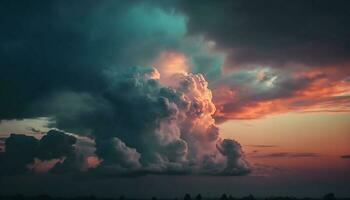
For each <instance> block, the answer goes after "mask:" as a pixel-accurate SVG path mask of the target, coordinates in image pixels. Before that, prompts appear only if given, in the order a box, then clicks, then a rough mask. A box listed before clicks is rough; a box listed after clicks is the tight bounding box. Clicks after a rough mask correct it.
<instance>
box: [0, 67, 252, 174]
mask: <svg viewBox="0 0 350 200" xmlns="http://www.w3.org/2000/svg"><path fill="white" fill-rule="evenodd" d="M105 76H106V77H105V78H106V80H108V81H109V83H110V84H109V85H108V87H106V89H105V90H102V91H101V92H100V93H99V94H95V95H93V96H92V95H90V94H86V93H76V92H69V93H58V94H57V95H55V96H53V97H52V100H51V101H50V102H49V103H48V104H47V105H46V106H49V107H50V108H53V109H54V110H55V111H56V113H55V117H54V118H53V119H52V121H51V124H50V125H51V126H54V127H57V128H60V129H64V130H66V131H68V132H71V131H76V133H77V134H79V135H82V136H84V135H86V136H88V137H89V138H92V139H91V140H94V141H93V146H94V147H93V148H94V150H93V151H92V150H91V148H88V149H90V150H88V151H89V153H85V154H81V153H79V149H80V150H81V149H83V148H84V146H88V145H86V144H84V143H83V142H80V143H77V139H76V137H73V136H70V135H67V134H64V133H61V132H58V131H54V130H51V131H49V132H48V133H47V134H46V135H44V136H43V137H42V138H41V139H40V140H37V139H35V138H33V137H28V136H21V137H24V138H26V139H27V140H30V141H31V142H30V144H32V143H33V144H32V145H31V146H29V147H28V148H33V149H34V150H33V151H27V152H28V153H30V152H33V153H32V154H30V155H29V156H28V158H29V159H27V160H26V161H25V163H24V164H23V165H22V166H23V167H25V166H26V165H28V164H31V166H32V165H33V163H34V165H35V163H36V164H37V165H38V168H40V166H42V165H43V164H42V163H40V162H38V161H36V160H35V158H36V159H39V160H43V161H47V160H52V159H58V158H64V159H62V162H58V163H57V164H56V165H54V166H53V167H52V168H51V169H50V171H51V172H55V173H65V172H72V171H84V170H88V169H89V167H90V166H88V167H85V168H84V167H82V166H87V165H88V163H87V162H88V157H89V156H90V158H92V157H95V161H96V162H95V166H94V168H95V169H93V170H91V171H94V172H96V173H99V174H106V173H108V174H116V175H125V174H147V173H154V174H169V173H181V174H189V173H191V174H192V173H193V174H210V175H243V174H246V173H248V172H249V165H248V164H247V162H246V161H245V159H244V155H243V152H242V149H241V146H240V145H239V144H238V143H237V142H236V141H234V140H227V139H222V138H221V137H220V133H219V128H218V127H217V126H216V125H215V120H214V119H213V114H214V113H215V105H214V104H213V103H212V94H211V91H210V90H209V89H208V82H207V81H206V80H205V79H204V77H203V76H202V75H201V74H191V73H180V74H179V73H174V74H173V75H172V76H169V77H168V78H169V79H172V80H171V81H169V82H167V83H169V85H163V84H162V83H160V80H159V76H161V74H160V73H159V72H158V71H157V70H156V69H154V68H145V67H135V68H132V69H130V70H128V71H127V72H124V73H120V72H115V73H113V72H111V73H108V74H106V75H105ZM67 98H68V99H71V101H67V104H65V105H62V104H61V102H62V101H60V100H61V99H67ZM57 99H58V100H57ZM72 105H79V106H78V107H76V106H72ZM82 136H79V137H82ZM11 137H14V136H10V138H9V139H7V140H6V141H11V140H12V139H11ZM77 137H78V136H77ZM30 138H31V139H30ZM78 141H79V140H78ZM23 143H25V144H27V143H29V142H23ZM88 143H89V144H90V145H91V142H88ZM19 145H21V144H19ZM17 146H18V145H17ZM25 147H26V146H24V147H23V148H25ZM9 148H10V151H9V152H7V151H6V152H5V154H8V156H7V157H8V158H9V159H12V157H11V154H10V153H11V143H9ZM26 148H27V147H26ZM6 149H7V145H6ZM81 151H83V152H87V150H81ZM19 153H20V152H19ZM18 159H20V157H18ZM90 160H91V159H90ZM90 168H91V167H90Z"/></svg>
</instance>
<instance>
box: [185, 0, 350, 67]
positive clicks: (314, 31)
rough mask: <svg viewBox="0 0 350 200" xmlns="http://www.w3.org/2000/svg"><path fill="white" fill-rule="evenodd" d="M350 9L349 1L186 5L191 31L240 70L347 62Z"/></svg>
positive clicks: (221, 2) (213, 2) (208, 2)
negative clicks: (210, 41) (210, 42)
mask: <svg viewBox="0 0 350 200" xmlns="http://www.w3.org/2000/svg"><path fill="white" fill-rule="evenodd" d="M349 8H350V3H349V2H348V1H346V0H342V1H336V2H330V1H303V0H297V1H289V2H281V1H278V0H268V1H254V2H252V1H243V0H239V1H229V0H227V1H209V0H208V1H207V0H205V1H183V2H182V10H183V11H184V12H185V13H186V14H187V15H188V17H189V30H190V31H191V32H193V33H201V34H204V35H206V36H207V37H208V38H210V39H213V40H214V41H216V42H217V43H218V45H219V46H220V47H222V48H225V49H228V50H230V51H231V54H230V56H229V57H230V58H229V60H230V62H231V63H232V64H236V65H239V64H265V65H266V64H270V65H275V66H276V65H277V66H278V65H280V66H281V65H284V64H288V63H293V62H294V63H302V64H306V65H327V64H334V63H342V62H344V61H349V55H350V48H349V46H350V39H349V37H348V35H350V28H349V26H348V25H347V24H348V23H349V21H350V16H349V14H348V10H349Z"/></svg>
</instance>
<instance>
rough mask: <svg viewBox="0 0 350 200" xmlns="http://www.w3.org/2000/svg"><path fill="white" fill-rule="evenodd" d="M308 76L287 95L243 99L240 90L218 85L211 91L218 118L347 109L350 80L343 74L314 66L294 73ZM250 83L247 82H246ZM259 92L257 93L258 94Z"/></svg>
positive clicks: (349, 96)
mask: <svg viewBox="0 0 350 200" xmlns="http://www.w3.org/2000/svg"><path fill="white" fill-rule="evenodd" d="M292 77H293V79H295V80H294V81H295V82H298V81H299V79H300V78H304V79H305V78H307V79H309V80H310V81H309V83H308V84H306V85H305V86H303V87H301V88H297V89H296V90H295V91H293V92H292V93H291V94H290V95H286V96H283V95H281V96H278V95H276V97H274V96H272V97H271V98H260V99H259V98H257V100H254V99H250V98H243V97H242V96H244V93H243V92H240V91H239V90H236V89H234V88H233V89H231V88H230V87H228V86H225V85H223V86H220V87H218V88H215V89H214V90H213V96H214V98H213V99H214V103H215V105H216V108H217V111H216V113H215V117H216V118H217V119H218V120H225V119H254V118H261V117H263V116H265V115H271V114H280V113H286V112H295V111H297V112H350V81H348V80H346V79H345V78H346V74H342V73H341V72H340V71H337V70H334V69H333V68H325V69H322V70H321V69H313V70H309V71H303V72H298V73H295V74H293V76H292ZM247 84H249V83H247ZM257 94H259V93H257Z"/></svg>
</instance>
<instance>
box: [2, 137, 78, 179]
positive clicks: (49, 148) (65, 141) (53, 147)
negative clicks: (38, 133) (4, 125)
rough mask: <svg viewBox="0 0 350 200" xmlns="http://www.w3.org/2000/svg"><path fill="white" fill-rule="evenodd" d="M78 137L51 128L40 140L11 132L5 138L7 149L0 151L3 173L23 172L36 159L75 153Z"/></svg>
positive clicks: (68, 155)
mask: <svg viewBox="0 0 350 200" xmlns="http://www.w3.org/2000/svg"><path fill="white" fill-rule="evenodd" d="M75 142H76V139H75V138H74V137H73V136H70V135H67V134H65V133H62V132H59V131H55V130H50V131H49V132H47V134H46V135H44V136H43V137H42V138H41V139H40V140H38V139H36V138H35V137H33V136H27V135H23V134H11V135H10V136H9V137H8V138H6V140H5V151H4V152H1V153H0V161H1V166H0V172H1V175H12V174H22V173H25V172H27V171H28V165H29V164H33V163H34V159H35V158H38V159H40V160H51V159H58V158H63V157H70V156H71V155H73V154H74V147H73V145H74V144H75Z"/></svg>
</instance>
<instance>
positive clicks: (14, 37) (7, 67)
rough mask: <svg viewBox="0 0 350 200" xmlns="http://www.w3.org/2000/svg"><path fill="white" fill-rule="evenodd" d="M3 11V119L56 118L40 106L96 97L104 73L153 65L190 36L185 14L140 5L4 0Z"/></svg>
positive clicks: (0, 62) (0, 49) (0, 47)
mask: <svg viewBox="0 0 350 200" xmlns="http://www.w3.org/2000/svg"><path fill="white" fill-rule="evenodd" d="M0 13H1V14H0V15H1V24H2V25H1V26H2V30H3V31H1V33H0V43H1V45H0V58H1V59H0V66H1V73H0V96H1V97H2V98H1V100H0V110H1V114H0V119H13V118H29V117H35V116H46V115H48V114H51V113H50V110H45V109H43V108H40V107H39V106H37V105H33V104H34V103H35V102H38V101H41V100H42V99H43V98H47V96H50V95H54V94H55V92H57V91H62V90H71V91H89V92H91V93H93V92H96V91H98V90H99V89H100V88H102V87H104V86H105V85H104V84H105V82H104V80H103V79H102V78H103V77H101V74H102V73H103V72H104V70H106V69H110V68H112V67H114V68H115V67H117V68H118V70H123V68H125V67H130V66H134V65H139V64H142V65H144V64H145V63H149V62H150V59H151V58H152V57H153V56H155V55H156V54H157V52H159V51H160V50H161V49H162V48H166V47H174V46H176V43H177V39H178V36H180V35H183V34H184V33H185V31H186V29H185V25H184V23H183V19H182V18H181V17H179V18H178V17H177V16H176V15H167V14H166V13H165V11H162V10H160V8H158V7H151V6H150V5H148V4H146V3H140V2H138V1H132V2H126V1H103V2H98V3H97V2H95V1H75V2H70V3H68V2H59V1H45V2H20V3H19V2H17V1H3V2H1V6H0ZM153 19H156V20H153ZM157 19H158V20H157ZM152 20H153V21H152ZM164 22H166V24H164ZM140 25H142V26H140ZM155 35H157V39H156V40H155V38H154V36H155ZM152 38H153V39H152ZM124 66H125V67H124Z"/></svg>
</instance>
